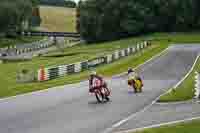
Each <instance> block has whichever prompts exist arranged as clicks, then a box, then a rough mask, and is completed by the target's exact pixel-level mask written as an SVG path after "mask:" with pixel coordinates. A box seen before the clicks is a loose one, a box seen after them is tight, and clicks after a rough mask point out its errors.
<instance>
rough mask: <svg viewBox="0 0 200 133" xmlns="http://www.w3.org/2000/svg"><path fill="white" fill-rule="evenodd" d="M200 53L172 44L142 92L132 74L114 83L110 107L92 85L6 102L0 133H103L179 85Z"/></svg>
mask: <svg viewBox="0 0 200 133" xmlns="http://www.w3.org/2000/svg"><path fill="white" fill-rule="evenodd" d="M199 51H200V47H199V46H195V45H188V46H187V45H182V46H180V45H179V46H171V47H170V48H169V49H168V52H167V53H166V54H164V55H163V56H161V57H158V58H156V59H154V60H153V61H151V62H149V63H147V64H146V65H143V66H142V67H141V68H140V73H141V75H142V78H143V79H144V93H142V94H137V95H135V94H128V92H127V90H128V86H127V84H126V76H121V77H118V78H113V79H111V80H109V81H108V82H109V86H110V88H112V97H111V102H109V103H106V104H97V103H96V99H95V97H92V96H89V94H88V85H87V84H88V82H87V81H84V82H81V83H78V84H73V85H66V86H64V87H56V89H55V88H53V89H50V90H46V91H41V92H34V93H32V94H26V95H22V96H17V97H14V98H8V99H3V100H0V132H1V133H103V132H104V131H105V130H106V129H108V128H110V127H112V125H113V124H115V123H117V122H119V121H120V120H123V119H124V118H127V117H128V116H130V115H132V114H134V113H136V112H138V111H140V110H142V109H143V108H144V107H145V106H147V105H149V104H151V103H152V101H153V100H155V98H157V97H158V96H159V95H161V94H162V93H163V92H165V91H166V90H167V89H168V88H170V87H172V86H173V85H174V84H176V83H177V82H178V81H179V80H180V79H181V78H182V77H183V76H184V75H185V74H186V73H187V72H188V71H189V70H190V68H191V67H192V65H193V63H194V61H195V59H196V57H197V55H198V52H199ZM116 69H117V68H116Z"/></svg>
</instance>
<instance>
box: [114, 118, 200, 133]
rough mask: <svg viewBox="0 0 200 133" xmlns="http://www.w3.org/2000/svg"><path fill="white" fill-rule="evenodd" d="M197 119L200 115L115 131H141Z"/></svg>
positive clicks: (128, 132)
mask: <svg viewBox="0 0 200 133" xmlns="http://www.w3.org/2000/svg"><path fill="white" fill-rule="evenodd" d="M197 119H200V116H199V117H192V118H187V119H182V120H177V121H171V122H166V123H161V124H155V125H150V126H146V127H142V128H136V129H130V130H125V131H119V132H116V133H131V132H136V131H141V130H144V129H150V128H156V127H161V126H167V125H172V124H178V123H182V122H188V121H192V120H197Z"/></svg>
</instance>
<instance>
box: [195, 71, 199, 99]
mask: <svg viewBox="0 0 200 133" xmlns="http://www.w3.org/2000/svg"><path fill="white" fill-rule="evenodd" d="M194 95H195V96H194V98H196V99H199V98H200V74H199V73H198V72H195V93H194Z"/></svg>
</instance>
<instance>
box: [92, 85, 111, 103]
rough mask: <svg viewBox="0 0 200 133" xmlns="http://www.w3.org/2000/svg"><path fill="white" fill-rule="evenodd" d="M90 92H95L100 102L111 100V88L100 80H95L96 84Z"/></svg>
mask: <svg viewBox="0 0 200 133" xmlns="http://www.w3.org/2000/svg"><path fill="white" fill-rule="evenodd" d="M90 93H93V94H95V97H96V99H97V101H98V102H99V103H102V102H104V101H109V100H110V98H109V96H110V93H111V91H110V89H108V87H107V85H106V83H104V84H103V85H102V83H100V82H99V81H95V84H94V85H93V86H92V88H90Z"/></svg>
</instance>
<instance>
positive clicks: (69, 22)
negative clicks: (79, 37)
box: [40, 6, 76, 32]
mask: <svg viewBox="0 0 200 133" xmlns="http://www.w3.org/2000/svg"><path fill="white" fill-rule="evenodd" d="M40 15H41V19H42V24H41V27H42V28H44V29H47V30H48V31H51V32H76V28H75V27H76V23H75V21H76V11H75V9H73V8H65V7H55V6H40Z"/></svg>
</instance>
